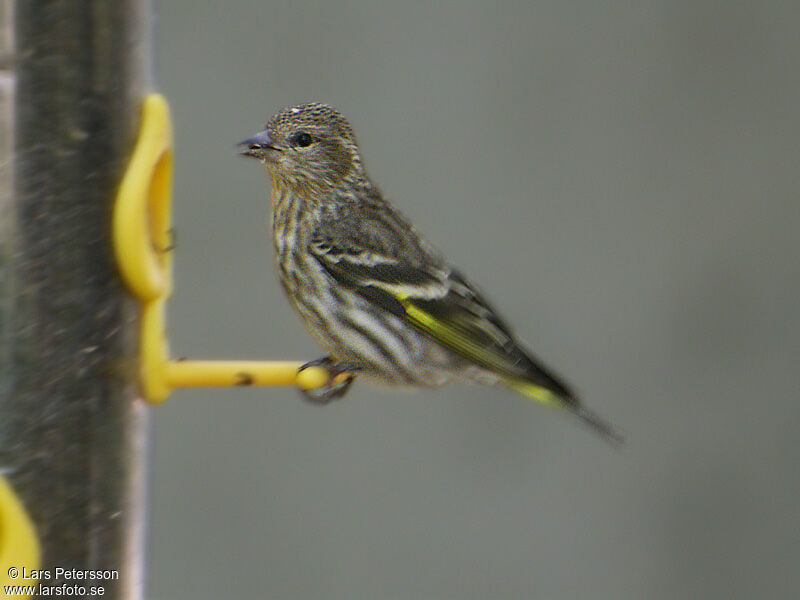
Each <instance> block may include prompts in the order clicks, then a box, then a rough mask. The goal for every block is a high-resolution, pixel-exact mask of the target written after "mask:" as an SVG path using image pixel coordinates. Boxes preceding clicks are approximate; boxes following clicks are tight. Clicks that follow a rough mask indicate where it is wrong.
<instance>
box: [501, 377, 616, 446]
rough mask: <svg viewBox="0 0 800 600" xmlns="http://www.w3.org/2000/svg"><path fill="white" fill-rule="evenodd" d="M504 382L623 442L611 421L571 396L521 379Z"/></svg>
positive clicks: (609, 437)
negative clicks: (562, 409)
mask: <svg viewBox="0 0 800 600" xmlns="http://www.w3.org/2000/svg"><path fill="white" fill-rule="evenodd" d="M504 383H505V384H506V385H507V386H508V387H510V388H511V389H513V390H516V391H517V392H519V393H520V394H522V395H523V396H525V397H527V398H530V399H531V400H535V401H536V402H540V403H541V404H544V405H546V406H553V407H557V408H564V409H566V410H568V411H569V412H571V413H572V414H574V415H575V416H576V417H578V418H579V419H580V420H581V421H583V422H584V423H586V424H587V425H588V426H589V427H591V428H592V429H594V430H595V431H596V432H597V433H599V434H600V435H601V436H603V437H604V438H605V439H606V440H608V441H609V442H611V443H612V444H614V445H615V446H621V445H622V444H623V443H624V442H625V439H624V438H623V437H622V434H621V433H620V432H619V431H618V430H617V429H616V428H615V427H614V426H613V425H612V424H611V423H609V422H608V421H606V420H605V419H603V418H602V417H600V416H599V415H597V414H596V413H594V412H592V411H590V410H589V409H587V408H584V407H583V406H582V405H581V403H580V401H579V400H578V399H577V398H575V397H573V396H562V395H560V394H558V393H556V392H554V391H552V390H549V389H547V388H546V387H542V386H541V385H537V384H535V383H531V382H530V381H525V380H522V379H506V380H505V381H504Z"/></svg>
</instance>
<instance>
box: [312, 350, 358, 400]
mask: <svg viewBox="0 0 800 600" xmlns="http://www.w3.org/2000/svg"><path fill="white" fill-rule="evenodd" d="M309 367H323V368H324V369H326V370H327V371H328V373H329V375H330V377H329V378H328V383H326V384H325V385H323V386H322V387H319V388H314V389H310V390H303V389H301V390H300V391H301V393H302V394H303V397H304V398H305V399H306V400H308V401H309V402H311V403H313V404H319V405H322V406H324V405H325V404H328V403H330V402H331V401H333V400H337V399H339V398H341V397H342V396H344V395H345V394H346V393H347V390H349V389H350V386H351V385H352V383H353V381H355V378H356V376H355V371H359V370H360V368H359V367H357V366H355V365H348V364H344V363H336V362H334V361H333V359H332V358H331V357H330V356H323V357H322V358H317V359H315V360H312V361H309V362H307V363H306V364H304V365H303V366H301V367H300V369H298V373H299V372H301V371H304V370H305V369H308V368H309Z"/></svg>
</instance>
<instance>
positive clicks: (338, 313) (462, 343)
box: [242, 103, 620, 441]
mask: <svg viewBox="0 0 800 600" xmlns="http://www.w3.org/2000/svg"><path fill="white" fill-rule="evenodd" d="M242 145H243V147H244V150H243V154H247V155H249V156H253V157H255V158H258V159H259V160H261V161H262V162H263V163H264V164H265V165H266V167H267V169H268V170H269V172H270V175H271V179H272V207H273V215H272V216H273V218H272V222H273V237H274V243H275V250H276V256H277V262H278V271H279V275H280V280H281V282H282V284H283V286H284V288H285V290H286V293H287V296H288V297H289V299H290V300H291V302H292V304H293V305H294V306H295V308H296V309H297V310H298V312H299V313H300V315H301V316H302V317H303V320H304V321H305V324H306V326H307V327H308V329H309V331H310V332H311V334H312V335H313V336H314V337H315V338H316V339H317V341H318V342H319V343H320V344H321V345H322V346H323V347H325V348H326V349H327V351H328V352H329V353H330V357H331V359H332V361H333V362H334V363H337V364H341V365H346V366H347V367H350V368H358V372H359V374H363V375H365V376H368V377H372V378H376V379H378V380H380V381H383V382H386V383H390V384H407V385H419V386H437V385H441V384H444V383H447V382H449V381H451V380H454V379H462V380H463V379H468V380H474V381H479V382H482V383H487V384H494V383H501V384H505V385H507V386H509V387H511V388H513V389H515V390H517V391H518V392H520V393H522V394H524V395H526V396H528V397H530V398H532V399H534V400H537V401H539V402H542V403H545V404H550V405H556V406H562V407H564V408H567V409H569V410H570V411H572V412H574V413H575V414H577V415H578V416H579V417H581V418H582V419H583V420H584V421H586V422H587V423H589V424H591V425H592V426H593V427H594V428H595V429H596V430H598V431H599V432H601V433H602V434H604V435H605V436H606V437H607V438H609V439H611V440H614V441H619V439H620V438H619V436H618V434H617V433H616V432H615V431H614V430H613V429H612V428H611V427H610V426H609V425H608V424H606V423H605V422H604V421H602V420H601V419H599V418H598V417H596V416H595V415H594V414H592V413H590V412H589V411H587V410H586V409H584V408H583V407H582V406H581V404H580V403H579V401H578V400H577V398H576V397H575V395H574V394H573V393H572V392H571V391H570V390H569V389H568V387H567V386H566V385H565V384H564V383H563V382H562V381H561V380H560V379H559V378H558V377H557V376H555V375H554V374H553V373H552V372H550V371H549V370H547V369H546V368H545V367H543V366H542V365H541V364H540V363H538V361H536V360H535V359H534V358H533V357H532V356H531V355H530V353H529V352H528V351H527V350H525V349H524V348H523V347H522V346H520V344H519V343H518V342H517V341H516V339H515V337H514V334H513V333H512V331H511V329H510V327H509V326H508V325H507V324H506V323H505V322H504V321H503V319H502V318H501V317H500V316H499V315H498V313H497V311H496V310H495V309H494V308H493V307H492V306H491V305H490V304H489V303H488V301H487V300H486V298H484V297H483V296H482V294H481V293H480V292H478V291H477V290H476V288H475V287H474V286H473V285H472V284H471V283H469V282H468V281H467V280H466V279H465V278H464V276H463V275H462V274H461V273H459V272H458V270H457V269H455V268H454V267H453V266H452V265H450V264H449V263H447V262H446V261H445V260H444V258H443V257H442V256H441V255H440V254H439V253H438V252H437V251H435V250H434V249H433V248H432V247H430V246H429V245H428V244H427V243H426V242H425V241H424V240H423V239H422V238H421V237H420V235H419V234H418V233H417V232H416V231H415V230H414V228H413V226H412V225H411V223H409V222H408V221H407V220H406V218H405V217H404V216H403V215H402V214H400V213H399V212H398V211H397V210H396V209H394V208H393V207H392V206H391V205H390V204H389V203H388V202H387V201H386V200H385V199H384V198H383V196H382V195H381V193H380V191H379V190H378V188H377V187H376V186H375V185H374V184H373V183H372V182H371V181H370V179H369V177H368V176H367V174H366V171H365V170H364V167H363V163H362V161H361V156H360V154H359V151H358V146H357V145H356V140H355V136H354V134H353V130H352V128H351V127H350V125H349V123H348V122H347V121H346V120H345V119H344V117H343V116H342V115H341V114H340V113H339V112H337V111H336V110H335V109H333V108H332V107H330V106H327V105H324V104H318V103H311V104H304V105H299V106H294V107H289V108H286V109H284V110H282V111H280V112H279V113H277V114H276V115H275V116H274V117H273V118H272V119H271V120H270V121H269V123H268V124H267V127H266V130H265V131H263V132H262V133H260V134H258V135H257V136H255V137H254V138H251V139H249V140H246V141H245V142H242Z"/></svg>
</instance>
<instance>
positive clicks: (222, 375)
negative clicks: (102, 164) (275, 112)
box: [112, 94, 331, 403]
mask: <svg viewBox="0 0 800 600" xmlns="http://www.w3.org/2000/svg"><path fill="white" fill-rule="evenodd" d="M172 162H173V145H172V124H171V121H170V113H169V106H168V104H167V101H166V99H165V98H164V97H163V96H161V95H159V94H151V95H149V96H147V97H146V98H145V100H144V103H143V106H142V117H141V125H140V131H139V138H138V140H137V142H136V147H135V149H134V151H133V155H132V157H131V160H130V163H129V165H128V169H127V171H126V173H125V176H124V177H123V180H122V183H121V185H120V188H119V192H118V194H117V198H116V202H115V206H114V215H113V223H112V235H113V241H114V254H115V256H116V260H117V264H118V266H119V270H120V273H121V275H122V278H123V280H124V281H125V284H126V286H127V287H128V289H129V290H130V292H131V293H132V294H133V295H134V296H136V297H137V298H138V299H139V300H140V301H141V303H142V315H141V339H140V365H139V369H140V371H139V378H140V382H141V388H142V395H143V396H144V398H145V399H147V400H148V401H149V402H151V403H161V402H163V401H164V400H166V399H167V398H168V397H169V395H170V393H171V392H172V390H173V389H175V388H185V387H226V386H242V385H258V386H277V385H285V386H291V385H296V386H298V387H300V388H301V389H304V390H309V389H314V388H319V387H322V386H324V385H327V384H329V383H330V378H331V374H330V373H329V372H328V370H327V369H325V368H324V367H321V366H312V367H308V368H306V369H303V370H302V371H301V370H300V369H301V367H302V366H303V363H301V362H299V361H239V360H222V361H216V360H213V361H212V360H202V361H195V360H174V359H171V358H170V356H169V345H168V341H167V330H166V304H167V299H168V298H169V296H170V294H171V293H172V249H173V242H172Z"/></svg>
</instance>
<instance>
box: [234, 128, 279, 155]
mask: <svg viewBox="0 0 800 600" xmlns="http://www.w3.org/2000/svg"><path fill="white" fill-rule="evenodd" d="M236 147H237V148H239V154H242V155H243V156H252V157H253V158H257V159H259V160H266V159H267V157H268V156H269V155H270V154H272V153H273V152H275V151H277V150H278V148H276V147H275V145H274V144H273V142H272V138H271V137H269V131H267V130H266V129H265V130H264V131H262V132H261V133H257V134H256V135H254V136H253V137H251V138H250V139H247V140H244V141H243V142H239V143H238V144H237V145H236Z"/></svg>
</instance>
